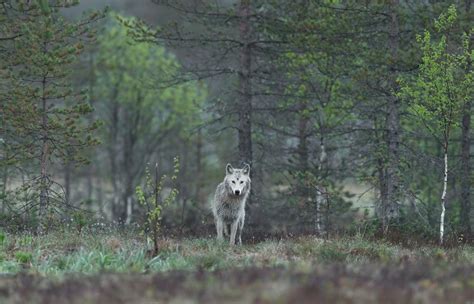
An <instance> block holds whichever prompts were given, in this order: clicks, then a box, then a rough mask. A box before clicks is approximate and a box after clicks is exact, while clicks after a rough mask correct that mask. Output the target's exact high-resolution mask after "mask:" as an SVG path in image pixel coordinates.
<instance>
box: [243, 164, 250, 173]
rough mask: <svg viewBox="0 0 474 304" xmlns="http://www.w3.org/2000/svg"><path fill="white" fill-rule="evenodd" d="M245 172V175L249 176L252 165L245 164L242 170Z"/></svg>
mask: <svg viewBox="0 0 474 304" xmlns="http://www.w3.org/2000/svg"><path fill="white" fill-rule="evenodd" d="M242 170H243V171H242V172H244V174H245V175H249V173H250V165H249V164H245V166H244V168H243V169H242Z"/></svg>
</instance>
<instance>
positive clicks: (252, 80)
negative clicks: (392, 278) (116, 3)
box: [0, 0, 474, 243]
mask: <svg viewBox="0 0 474 304" xmlns="http://www.w3.org/2000/svg"><path fill="white" fill-rule="evenodd" d="M75 5H76V3H75V1H67V0H64V1H61V0H57V1H56V0H55V1H46V0H44V1H26V0H25V1H22V0H18V1H14V0H8V1H2V2H1V8H0V58H1V60H0V62H1V68H0V84H1V87H0V94H1V95H0V96H1V97H0V98H1V103H0V124H1V134H0V170H1V173H0V175H1V179H0V205H1V226H2V228H3V229H6V230H9V231H13V230H15V231H17V230H20V231H23V230H27V231H34V232H37V233H40V234H43V233H47V232H49V231H52V230H54V229H56V228H57V227H61V226H63V225H66V224H67V225H80V226H87V225H91V224H93V223H102V224H105V225H117V226H119V227H135V226H136V225H138V226H139V227H142V226H143V227H145V226H147V224H146V223H148V222H149V220H150V218H149V217H150V210H147V209H146V204H144V201H143V200H144V198H143V197H141V196H140V195H138V196H137V194H136V191H135V190H136V187H137V186H140V187H142V188H143V189H145V188H146V185H145V183H147V182H146V180H150V179H151V177H150V172H149V171H147V169H146V168H147V167H148V168H152V169H151V170H152V171H153V170H154V168H155V164H158V167H157V168H158V169H157V170H158V171H159V173H157V177H158V176H162V175H168V176H173V175H174V174H176V173H177V172H176V171H175V168H176V161H175V162H173V159H179V167H180V169H179V174H178V175H177V176H176V179H173V180H171V179H166V178H164V179H163V184H160V187H161V188H162V189H160V191H161V195H162V196H163V197H162V198H158V197H156V198H154V205H153V206H154V208H155V207H157V206H158V208H159V209H160V211H159V213H158V216H157V217H156V218H155V219H154V221H155V222H154V223H155V224H156V223H157V222H156V220H158V221H159V222H160V226H163V227H162V228H163V229H162V231H169V232H172V233H183V234H186V235H208V234H210V233H214V224H213V219H212V215H211V212H210V200H211V199H212V196H213V194H214V191H215V187H216V186H217V184H218V183H219V182H220V181H221V179H222V177H223V176H224V174H225V171H224V170H225V169H224V168H225V164H226V163H232V164H233V165H234V166H237V167H241V166H242V165H243V164H244V163H248V164H250V166H251V168H252V170H251V178H252V193H251V196H250V201H249V203H248V206H247V208H248V213H247V214H248V217H247V220H246V225H247V229H248V230H246V232H245V233H244V235H243V238H244V243H245V240H250V239H252V238H259V237H261V236H265V235H279V236H288V235H295V234H316V235H319V236H322V237H327V238H331V237H332V236H336V235H340V234H355V233H364V234H367V235H369V236H379V237H387V238H400V239H408V238H418V239H419V240H423V241H428V242H441V243H443V242H466V241H472V240H473V235H472V229H473V225H474V223H473V222H474V220H473V212H474V211H472V208H471V205H472V197H473V196H472V188H473V187H472V185H473V174H472V162H473V160H472V154H473V152H472V146H473V144H472V132H473V131H472V124H471V116H472V100H473V96H474V91H473V90H474V85H473V79H474V73H473V70H472V60H473V58H474V53H473V50H472V44H473V24H474V23H473V16H474V13H473V12H472V7H471V6H472V5H471V1H470V0H464V1H411V0H407V1H402V0H386V1H342V0H341V1H334V0H327V1H326V0H317V1H316V0H315V1H280V0H265V1H264V0H254V1H250V0H240V1H157V0H156V1H152V2H149V3H147V5H148V6H149V7H150V8H152V7H153V8H156V9H158V10H164V11H165V12H167V14H169V16H168V18H163V20H161V19H160V18H159V16H157V17H156V18H149V16H148V18H147V19H146V20H145V19H142V18H140V16H128V15H127V14H126V13H125V14H124V13H123V12H120V11H114V10H113V9H103V10H101V9H99V10H96V11H91V12H86V13H84V14H82V15H81V16H79V15H78V14H77V12H75V13H74V14H72V15H68V12H69V11H70V10H73V9H74V6H75ZM137 5H138V4H137ZM65 16H67V17H65ZM170 16H171V17H170ZM169 20H171V21H169ZM147 172H148V173H147ZM152 174H155V173H154V171H153V172H152ZM146 176H148V177H146ZM142 188H140V189H142ZM170 191H173V193H175V192H176V193H175V195H172V198H173V199H172V201H169V202H168V203H167V204H165V205H166V206H165V205H163V206H161V205H159V204H158V203H157V202H158V201H165V200H167V197H169V195H170V194H169V192H170ZM142 195H143V193H142ZM175 196H176V197H175ZM140 201H141V202H140ZM161 208H163V210H161ZM155 215H156V214H155ZM158 218H159V219H158ZM148 226H149V225H148Z"/></svg>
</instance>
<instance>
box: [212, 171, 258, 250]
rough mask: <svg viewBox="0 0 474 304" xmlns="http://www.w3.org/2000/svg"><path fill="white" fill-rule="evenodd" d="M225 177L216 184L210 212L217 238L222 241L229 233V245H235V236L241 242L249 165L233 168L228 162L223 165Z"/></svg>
mask: <svg viewBox="0 0 474 304" xmlns="http://www.w3.org/2000/svg"><path fill="white" fill-rule="evenodd" d="M225 172H226V174H225V178H224V181H223V182H222V183H220V184H219V185H218V186H217V189H216V193H215V195H214V201H213V202H212V213H213V214H214V221H215V224H216V229H217V239H218V240H220V241H222V240H223V237H224V235H226V236H228V235H229V228H230V245H235V241H236V237H237V241H238V243H239V244H242V230H243V228H244V222H245V203H246V202H247V199H248V196H249V194H250V166H249V165H248V164H245V166H244V167H243V168H242V169H235V168H233V167H232V166H231V165H230V164H227V166H226V167H225Z"/></svg>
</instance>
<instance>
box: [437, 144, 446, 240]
mask: <svg viewBox="0 0 474 304" xmlns="http://www.w3.org/2000/svg"><path fill="white" fill-rule="evenodd" d="M447 188H448V151H447V149H445V151H444V181H443V194H442V195H441V217H440V220H439V243H440V244H443V239H444V214H445V212H446V207H445V206H446V192H447Z"/></svg>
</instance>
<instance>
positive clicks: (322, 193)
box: [315, 131, 327, 235]
mask: <svg viewBox="0 0 474 304" xmlns="http://www.w3.org/2000/svg"><path fill="white" fill-rule="evenodd" d="M321 133H323V131H321ZM320 146H321V152H320V154H319V165H318V175H319V177H320V178H319V183H321V182H322V178H321V177H322V176H323V175H322V172H323V170H324V168H325V163H326V158H327V154H326V143H325V142H324V136H323V135H321V138H320ZM326 200H327V189H326V187H325V186H324V185H321V184H319V185H317V187H316V199H315V203H316V233H317V234H318V235H321V234H322V233H323V229H322V225H321V224H322V223H321V213H322V212H321V207H322V206H323V205H324V204H325V203H326Z"/></svg>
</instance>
